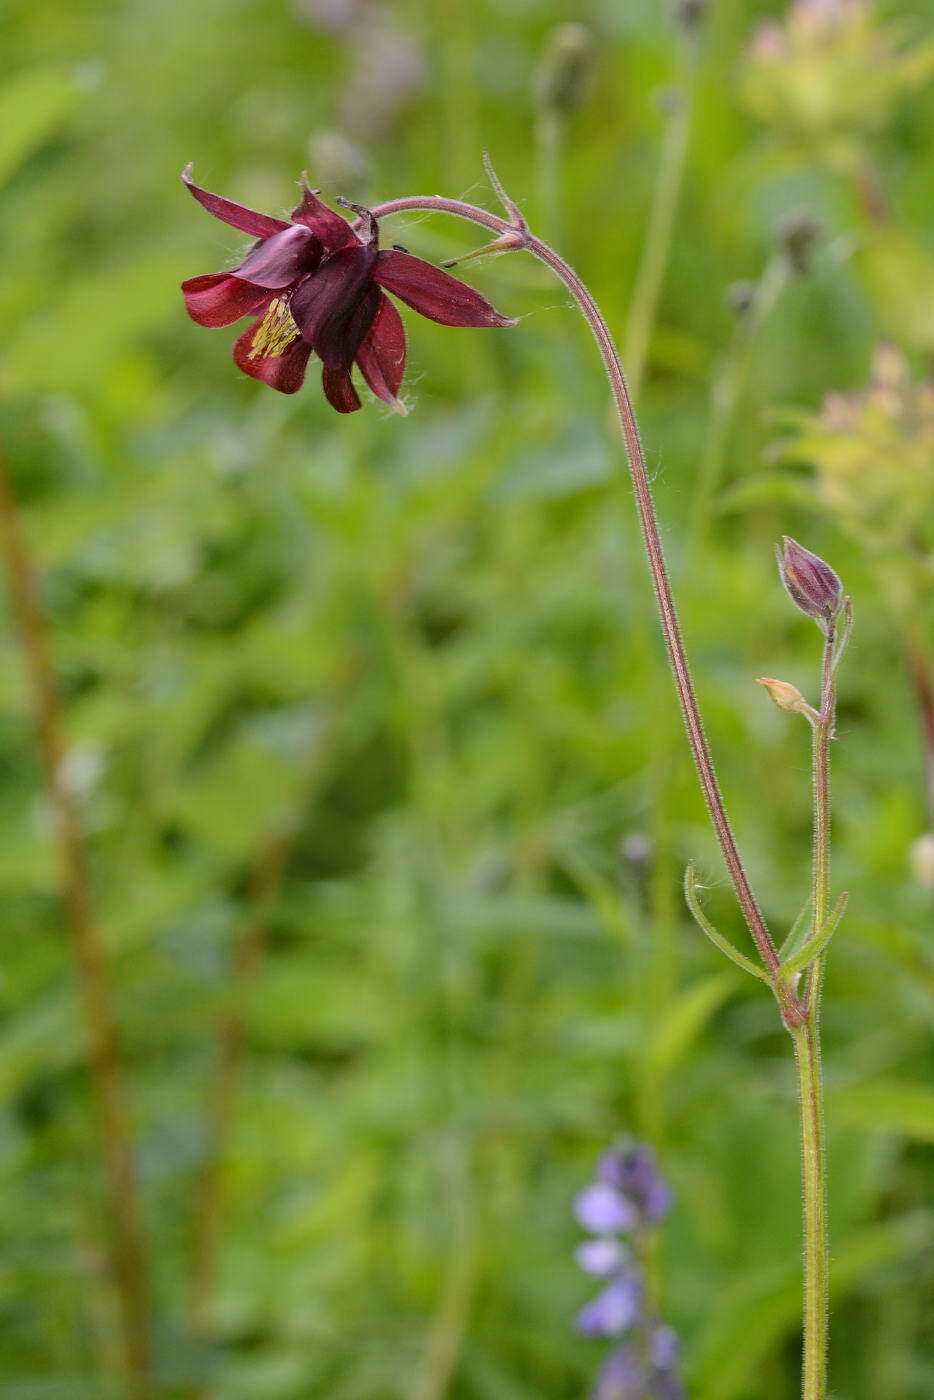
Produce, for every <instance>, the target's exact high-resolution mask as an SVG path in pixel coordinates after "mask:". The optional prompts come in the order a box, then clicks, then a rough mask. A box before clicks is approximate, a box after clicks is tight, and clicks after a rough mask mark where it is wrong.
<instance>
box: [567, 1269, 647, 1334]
mask: <svg viewBox="0 0 934 1400" xmlns="http://www.w3.org/2000/svg"><path fill="white" fill-rule="evenodd" d="M641 1306H642V1283H641V1281H640V1279H639V1278H638V1277H637V1276H636V1275H635V1274H626V1273H621V1274H617V1276H616V1278H614V1279H613V1281H612V1283H609V1284H608V1285H607V1287H606V1288H605V1289H604V1290H603V1292H602V1293H601V1294H599V1295H598V1297H596V1298H594V1300H593V1302H592V1303H588V1304H587V1306H586V1307H585V1308H582V1309H581V1311H580V1312H579V1313H578V1315H577V1330H578V1331H579V1332H581V1333H582V1334H583V1335H584V1336H585V1337H618V1336H619V1335H620V1333H621V1332H625V1331H626V1329H627V1327H631V1326H632V1324H633V1323H634V1322H635V1321H636V1319H637V1318H638V1316H639V1310H640V1308H641Z"/></svg>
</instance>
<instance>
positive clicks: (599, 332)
mask: <svg viewBox="0 0 934 1400" xmlns="http://www.w3.org/2000/svg"><path fill="white" fill-rule="evenodd" d="M488 168H489V167H488ZM494 185H495V187H496V188H497V192H498V193H499V194H500V197H501V198H502V199H503V202H504V204H505V206H506V210H507V213H508V215H509V217H508V219H504V218H501V217H500V216H499V215H496V214H491V213H490V212H489V211H488V210H486V209H480V208H478V207H477V206H476V205H472V204H466V203H464V202H463V201H462V200H458V199H447V198H444V197H443V196H441V195H413V196H411V197H409V198H404V199H394V200H390V201H388V202H387V203H385V204H381V205H378V206H377V207H376V208H374V209H373V211H372V212H373V214H374V216H375V217H376V218H386V217H388V216H389V215H391V214H401V213H405V212H406V211H410V210H423V211H429V212H431V211H436V212H438V213H446V214H454V215H456V216H457V217H459V218H462V219H468V220H469V221H470V222H472V223H475V224H480V225H482V226H483V227H484V228H487V229H490V230H492V231H493V232H494V233H495V234H496V235H497V237H496V239H495V240H494V242H493V243H492V244H491V245H490V248H491V250H492V251H503V252H505V251H508V250H511V249H525V250H526V251H527V252H529V253H531V254H532V255H533V257H536V258H538V259H539V261H540V262H543V263H544V264H545V266H546V267H548V268H550V269H551V271H552V272H553V273H554V274H555V276H556V277H557V278H558V279H559V280H560V281H561V282H562V283H563V284H564V286H565V287H567V289H568V291H569V292H570V293H571V295H572V297H573V298H574V300H575V302H576V303H577V306H578V308H579V309H580V311H581V313H582V315H583V316H584V318H585V320H586V321H587V324H588V326H589V327H590V330H591V332H592V334H593V337H594V339H595V341H596V343H597V348H598V350H599V352H600V357H601V359H602V361H603V365H604V368H605V370H606V373H607V377H608V378H609V381H610V388H611V390H612V393H613V399H614V402H615V405H616V410H617V414H618V418H619V425H620V430H621V432H622V436H623V443H624V446H625V449H626V457H627V461H628V465H629V476H630V480H631V484H632V489H633V493H634V495H635V498H636V508H637V510H638V513H639V522H640V525H641V528H642V536H643V541H644V543H645V550H646V555H647V558H648V562H649V569H650V571H651V575H652V583H653V586H654V589H655V597H656V600H657V604H658V613H659V619H660V622H661V627H662V633H663V635H664V639H665V646H666V649H667V651H668V657H669V660H670V662H671V669H672V673H673V675H674V681H675V688H676V690H677V693H678V701H679V704H680V706H681V713H682V716H683V718H684V724H685V728H686V730H687V736H688V742H689V744H690V747H691V752H692V754H693V757H694V762H695V765H696V767H697V773H698V777H699V779H700V785H701V790H702V791H703V794H704V799H705V801H706V803H707V808H708V811H709V813H710V818H711V821H712V823H713V827H714V831H715V832H716V836H717V840H718V842H719V845H720V849H721V851H722V852H723V858H724V860H725V861H726V866H727V870H728V871H729V875H730V880H731V882H732V884H733V888H734V890H735V891H736V897H737V899H738V900H739V904H740V907H741V909H742V911H743V916H744V918H745V920H746V924H747V926H748V928H749V932H750V934H751V935H752V938H753V941H754V942H755V945H756V947H757V949H758V951H759V956H760V957H761V959H762V962H763V965H764V967H765V969H766V971H767V973H768V977H769V981H770V983H771V984H772V986H773V989H774V990H775V991H776V995H778V996H779V997H780V999H781V1003H782V1014H783V1017H784V1019H785V1021H786V1024H788V1025H789V1026H793V1025H798V1024H801V1022H802V1021H803V1019H804V1011H803V1007H802V1006H801V1005H800V1003H799V1002H798V1000H797V998H796V996H795V995H794V993H793V992H791V990H790V988H788V987H787V984H783V983H782V982H781V979H780V976H779V971H780V965H779V960H778V954H777V953H776V950H775V945H774V943H773V941H772V937H771V934H770V933H769V930H768V928H767V926H766V923H765V920H764V918H763V917H762V913H761V911H760V909H759V906H758V903H757V901H756V898H755V895H754V894H753V891H752V887H751V886H750V883H749V879H748V877H747V875H746V871H745V868H744V866H743V862H742V860H741V858H740V854H739V850H738V848H737V845H736V839H735V837H734V835H733V830H732V827H731V825H730V821H729V818H728V816H727V812H726V807H725V805H724V801H723V795H722V793H721V791H720V785H719V782H718V780H717V775H716V772H715V770H714V765H713V758H712V756H711V753H710V748H709V745H708V743H707V737H706V735H705V733H704V727H703V723H702V721H701V715H700V708H699V706H698V702H697V696H696V694H695V691H694V684H693V681H692V680H691V673H690V669H689V667H688V660H687V655H686V652H685V648H684V642H683V640H682V637H681V628H680V626H679V623H678V615H677V612H676V610H675V604H674V598H673V596H672V591H671V583H670V580H669V577H668V569H667V565H666V562H665V555H664V551H663V549H662V543H661V538H660V535H659V530H658V522H657V520H656V517H655V506H654V502H653V499H652V490H651V486H650V484H649V478H648V472H647V470H646V464H645V455H644V453H643V450H642V443H641V441H640V438H639V429H638V425H637V422H636V416H635V411H634V409H633V406H632V400H631V398H630V395H629V389H628V387H627V384H626V378H625V375H624V373H623V367H622V364H621V363H620V358H619V355H618V353H617V350H616V346H615V345H614V343H613V338H612V336H611V335H610V331H609V328H608V326H607V324H606V321H605V319H604V317H603V315H602V313H601V311H600V309H599V307H598V306H597V304H596V302H595V301H594V299H593V297H592V296H591V294H590V292H589V291H588V290H587V287H586V286H585V285H584V283H583V282H582V281H581V279H580V278H579V277H578V275H577V273H576V272H575V271H574V269H573V268H572V267H570V266H569V265H568V264H567V263H566V262H565V261H564V260H563V259H562V258H561V257H559V255H558V254H557V253H556V252H555V251H554V250H553V249H552V248H550V247H549V246H548V245H547V244H546V243H543V242H542V241H541V239H539V238H536V237H535V236H534V235H533V234H532V233H530V232H529V230H528V228H527V227H526V225H525V221H524V219H523V218H522V215H521V213H520V211H519V210H518V208H517V206H516V205H515V204H514V203H513V202H512V201H511V200H510V199H509V198H508V196H506V195H505V193H504V192H503V191H502V189H501V187H500V186H499V185H498V182H497V181H495V179H494Z"/></svg>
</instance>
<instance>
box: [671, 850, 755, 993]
mask: <svg viewBox="0 0 934 1400" xmlns="http://www.w3.org/2000/svg"><path fill="white" fill-rule="evenodd" d="M684 897H685V899H686V900H687V905H688V908H689V909H690V911H691V913H692V914H693V915H694V918H695V919H696V921H697V923H698V925H699V927H700V928H702V929H703V931H704V933H706V935H707V937H708V938H709V939H710V941H711V943H713V944H714V946H715V947H717V948H719V949H720V952H721V953H724V954H725V955H726V957H728V958H729V959H730V961H731V962H735V963H736V966H737V967H741V968H742V969H743V971H744V972H750V973H752V975H753V977H758V979H759V981H760V982H765V983H768V981H769V976H768V973H767V972H766V971H765V969H764V968H762V967H757V966H756V964H755V963H754V962H753V961H752V959H751V958H747V957H746V954H745V953H741V952H740V951H739V949H738V948H734V947H733V944H732V943H731V942H730V941H729V939H728V938H724V936H723V934H722V933H720V931H719V929H716V928H714V926H713V924H712V923H711V922H710V920H709V919H708V917H707V915H706V914H705V913H704V911H703V909H702V908H701V906H700V901H699V900H698V898H697V882H696V879H695V876H694V862H693V861H692V862H691V863H690V864H689V865H688V868H687V870H685V872H684Z"/></svg>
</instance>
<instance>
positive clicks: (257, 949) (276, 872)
mask: <svg viewBox="0 0 934 1400" xmlns="http://www.w3.org/2000/svg"><path fill="white" fill-rule="evenodd" d="M291 848H292V835H291V833H290V832H288V831H282V832H279V833H278V834H277V835H276V836H274V837H272V838H271V839H270V840H269V841H267V843H266V845H265V847H264V849H263V851H262V853H261V854H260V856H259V859H258V860H257V862H256V865H255V867H254V870H253V874H252V878H251V880H250V888H249V892H248V895H247V905H248V908H249V914H248V916H247V918H246V919H245V921H244V922H243V924H242V925H241V927H240V929H239V931H238V933H237V935H236V938H235V940H234V947H233V955H232V959H231V967H230V981H229V998H230V1000H229V1004H228V1006H227V1007H226V1009H225V1010H224V1011H223V1012H222V1013H221V1016H220V1020H219V1021H218V1024H217V1031H216V1036H215V1045H214V1063H213V1066H212V1069H211V1076H210V1081H209V1084H208V1091H207V1110H206V1120H207V1133H206V1138H207V1141H206V1144H205V1150H204V1166H203V1168H202V1171H201V1175H200V1177H199V1179H198V1186H197V1190H196V1199H195V1207H194V1240H193V1244H192V1252H191V1280H190V1289H189V1296H188V1322H189V1330H190V1332H191V1334H192V1336H193V1337H195V1338H196V1339H198V1340H199V1341H203V1340H206V1339H207V1338H208V1337H209V1336H210V1332H211V1321H212V1319H211V1305H212V1302H213V1298H214V1285H215V1280H216V1275H217V1258H218V1253H219V1246H220V1238H221V1224H222V1218H223V1212H224V1177H223V1171H224V1159H225V1155H226V1147H227V1142H228V1139H229V1137H230V1130H231V1126H232V1123H233V1114H234V1105H235V1101H236V1096H237V1087H238V1081H239V1078H240V1069H241V1065H242V1061H243V1044H244V1037H245V1024H246V1023H245V1016H244V1006H243V1000H244V995H245V993H246V990H247V988H248V987H249V985H250V983H251V982H252V981H253V978H254V977H255V975H256V973H257V971H258V969H259V966H260V963H261V961H262V957H263V950H264V944H265V941H266V915H267V913H268V911H269V907H270V905H271V904H272V902H273V900H274V899H275V897H276V895H277V894H278V892H279V889H280V888H281V885H282V879H283V876H284V874H285V869H286V865H287V863H288V857H289V852H290V851H291ZM195 1393H196V1394H205V1393H207V1392H206V1391H205V1390H204V1389H198V1390H197V1391H196V1392H195Z"/></svg>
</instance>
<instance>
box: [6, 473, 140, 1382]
mask: <svg viewBox="0 0 934 1400" xmlns="http://www.w3.org/2000/svg"><path fill="white" fill-rule="evenodd" d="M0 552H2V555H3V566H4V568H5V570H6V575H7V582H8V585H9V590H10V599H11V603H12V609H13V616H14V619H15V623H16V628H17V631H18V633H19V641H20V646H21V647H22V652H23V659H24V663H25V667H26V672H27V679H28V686H29V703H30V707H31V710H32V718H33V722H34V725H35V728H36V733H37V736H38V741H39V750H40V757H41V761H42V770H43V776H44V782H45V789H46V797H47V800H48V803H49V807H50V809H51V812H52V816H53V819H54V825H55V840H56V846H57V859H58V880H59V891H60V896H61V902H62V908H63V913H64V922H65V925H66V927H67V929H68V933H69V936H70V939H71V947H72V954H73V956H74V962H75V971H76V974H77V982H78V991H79V997H80V1001H81V1006H82V1011H83V1014H84V1020H85V1027H86V1031H87V1037H88V1052H89V1070H90V1077H91V1084H92V1090H93V1095H94V1099H95V1102H96V1109H97V1119H98V1133H99V1137H100V1150H101V1157H102V1161H103V1169H104V1180H105V1188H106V1202H107V1215H108V1220H107V1230H108V1234H109V1253H110V1259H109V1266H110V1272H111V1275H112V1278H113V1281H114V1285H115V1287H116V1290H117V1294H118V1298H119V1304H120V1315H121V1323H122V1332H123V1347H124V1355H125V1362H126V1370H127V1391H128V1394H129V1395H130V1396H132V1397H133V1400H149V1397H150V1396H152V1394H153V1383H152V1358H151V1352H150V1339H149V1308H148V1290H147V1284H146V1266H145V1248H144V1241H143V1232H142V1226H141V1219H140V1206H139V1191H138V1184H137V1176H136V1165H135V1161H134V1154H133V1146H132V1130H131V1125H130V1115H129V1111H128V1108H127V1095H126V1088H125V1082H124V1080H125V1075H124V1069H123V1065H122V1061H121V1052H120V1046H119V1042H118V1037H117V1029H116V1018H115V1014H114V1009H113V1005H112V1000H111V993H110V988H109V986H108V982H107V973H106V966H105V962H106V960H105V953H104V948H103V942H102V938H101V932H100V928H99V926H98V924H97V922H96V919H95V916H94V913H93V910H92V906H91V897H90V882H89V878H88V871H87V865H86V861H85V853H84V841H83V836H82V832H81V826H80V822H79V819H78V812H77V809H76V807H75V803H74V799H73V797H72V793H71V791H70V789H69V786H68V782H67V779H66V776H65V772H64V764H63V760H64V757H65V746H64V740H63V736H62V717H61V708H60V704H59V698H58V691H57V687H56V682H55V676H54V673H53V670H52V662H51V657H50V651H49V640H48V631H47V627H46V621H45V617H44V615H43V612H42V606H41V602H40V599H39V589H38V585H37V582H36V577H35V571H34V569H33V565H32V561H31V559H30V556H29V552H28V550H27V546H26V543H25V540H24V538H23V534H22V532H21V529H20V525H19V520H18V516H17V508H16V501H15V498H14V494H13V489H12V486H11V484H10V479H9V476H8V474H7V470H6V466H5V464H4V463H3V461H2V460H0Z"/></svg>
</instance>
